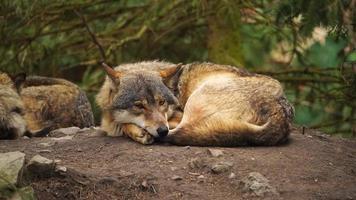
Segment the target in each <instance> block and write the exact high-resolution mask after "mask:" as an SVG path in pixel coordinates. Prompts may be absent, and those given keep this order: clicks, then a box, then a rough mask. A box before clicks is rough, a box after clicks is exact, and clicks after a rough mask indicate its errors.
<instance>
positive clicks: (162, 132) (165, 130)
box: [157, 126, 168, 137]
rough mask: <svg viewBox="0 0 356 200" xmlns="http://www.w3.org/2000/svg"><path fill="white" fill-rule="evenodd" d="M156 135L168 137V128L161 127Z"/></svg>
mask: <svg viewBox="0 0 356 200" xmlns="http://www.w3.org/2000/svg"><path fill="white" fill-rule="evenodd" d="M157 133H158V135H159V137H166V136H167V135H168V127H167V126H161V127H159V128H158V129H157Z"/></svg>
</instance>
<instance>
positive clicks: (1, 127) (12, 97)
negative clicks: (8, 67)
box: [0, 72, 26, 139]
mask: <svg viewBox="0 0 356 200" xmlns="http://www.w3.org/2000/svg"><path fill="white" fill-rule="evenodd" d="M20 79H21V77H15V78H14V79H12V78H11V77H10V76H9V75H8V74H6V73H3V72H0V139H16V138H18V137H21V136H23V135H24V133H25V131H26V121H25V120H24V118H23V114H24V113H23V111H24V105H23V102H22V101H21V98H20V95H19V94H18V88H17V87H16V82H17V83H18V82H19V81H20Z"/></svg>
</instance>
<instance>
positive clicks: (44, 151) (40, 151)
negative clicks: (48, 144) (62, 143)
mask: <svg viewBox="0 0 356 200" xmlns="http://www.w3.org/2000/svg"><path fill="white" fill-rule="evenodd" d="M37 152H38V153H51V152H52V151H51V150H49V149H41V150H38V151H37Z"/></svg>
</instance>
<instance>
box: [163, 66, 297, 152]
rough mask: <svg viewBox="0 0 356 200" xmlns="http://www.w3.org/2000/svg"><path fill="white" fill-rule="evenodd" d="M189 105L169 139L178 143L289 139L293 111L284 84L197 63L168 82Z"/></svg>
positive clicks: (262, 142) (235, 143) (229, 143)
mask: <svg viewBox="0 0 356 200" xmlns="http://www.w3.org/2000/svg"><path fill="white" fill-rule="evenodd" d="M166 84H167V86H168V87H169V88H171V89H172V91H174V93H175V96H176V97H177V98H178V101H179V103H180V104H181V105H182V106H183V107H184V114H183V117H182V120H181V122H180V123H179V124H178V125H177V127H176V128H174V129H173V130H171V131H170V133H169V135H168V136H167V137H166V138H165V140H166V141H168V142H170V143H172V144H176V145H197V146H241V145H276V144H279V143H282V142H284V141H286V139H287V138H288V135H289V132H290V127H291V121H292V119H293V115H294V110H293V107H292V106H291V105H290V104H289V103H288V101H287V99H286V97H285V96H284V93H283V89H282V86H281V84H280V83H279V82H278V81H277V80H275V79H273V78H271V77H268V76H264V75H258V74H253V73H249V72H247V71H245V70H243V69H238V68H235V67H232V66H227V65H217V64H212V63H193V64H188V65H184V66H182V67H179V68H177V71H176V73H175V75H173V76H172V78H171V79H170V80H169V81H167V82H166Z"/></svg>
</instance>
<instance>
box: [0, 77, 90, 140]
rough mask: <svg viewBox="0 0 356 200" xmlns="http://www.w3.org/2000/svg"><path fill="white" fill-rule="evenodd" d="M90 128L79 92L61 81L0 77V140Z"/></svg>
mask: <svg viewBox="0 0 356 200" xmlns="http://www.w3.org/2000/svg"><path fill="white" fill-rule="evenodd" d="M93 125H94V117H93V114H92V110H91V106H90V103H89V101H88V99H87V97H86V95H85V94H84V92H83V91H82V90H80V89H79V87H78V86H76V85H75V84H73V83H71V82H69V81H66V80H64V79H57V78H48V77H40V76H30V77H27V78H26V76H25V75H22V76H16V77H14V78H11V77H10V76H9V75H7V74H6V73H0V138H1V139H15V138H17V137H21V136H23V135H27V136H29V137H32V136H44V135H46V134H48V133H49V132H50V131H51V130H53V129H57V128H64V127H70V126H78V127H80V128H83V127H89V126H93Z"/></svg>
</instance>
